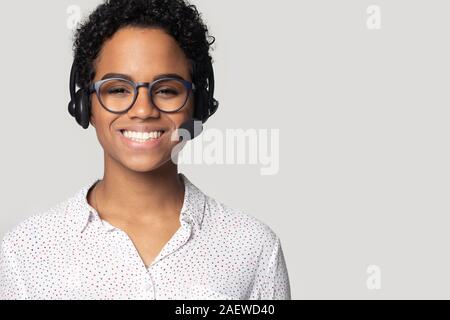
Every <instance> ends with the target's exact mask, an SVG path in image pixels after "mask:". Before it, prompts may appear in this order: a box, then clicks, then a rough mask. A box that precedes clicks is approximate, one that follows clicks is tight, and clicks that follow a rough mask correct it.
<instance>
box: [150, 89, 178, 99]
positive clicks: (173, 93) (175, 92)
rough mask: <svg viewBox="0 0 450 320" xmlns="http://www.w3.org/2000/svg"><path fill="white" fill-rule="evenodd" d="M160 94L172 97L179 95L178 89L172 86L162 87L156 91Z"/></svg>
mask: <svg viewBox="0 0 450 320" xmlns="http://www.w3.org/2000/svg"><path fill="white" fill-rule="evenodd" d="M155 93H156V94H157V95H159V96H164V97H171V96H176V95H178V93H179V92H178V90H175V89H172V88H160V89H158V90H157V91H156V92H155Z"/></svg>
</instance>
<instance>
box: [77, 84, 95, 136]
mask: <svg viewBox="0 0 450 320" xmlns="http://www.w3.org/2000/svg"><path fill="white" fill-rule="evenodd" d="M90 104H91V102H90V97H89V95H88V94H86V91H85V90H83V89H80V90H78V91H77V93H76V94H75V110H74V113H75V119H76V120H77V122H78V124H79V125H80V126H82V127H83V129H87V128H88V127H89V120H90V118H91V106H90Z"/></svg>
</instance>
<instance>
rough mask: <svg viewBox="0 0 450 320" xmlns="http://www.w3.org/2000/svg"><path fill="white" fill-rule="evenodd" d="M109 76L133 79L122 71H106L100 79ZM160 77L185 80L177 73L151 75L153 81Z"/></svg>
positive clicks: (108, 77)
mask: <svg viewBox="0 0 450 320" xmlns="http://www.w3.org/2000/svg"><path fill="white" fill-rule="evenodd" d="M110 78H123V79H126V80H129V81H133V78H132V77H131V76H129V75H127V74H123V73H107V74H105V75H104V76H103V78H102V80H105V79H110ZM162 78H175V79H180V80H185V79H184V78H183V77H182V76H180V75H179V74H177V73H162V74H158V75H156V76H154V77H153V81H156V80H159V79H162Z"/></svg>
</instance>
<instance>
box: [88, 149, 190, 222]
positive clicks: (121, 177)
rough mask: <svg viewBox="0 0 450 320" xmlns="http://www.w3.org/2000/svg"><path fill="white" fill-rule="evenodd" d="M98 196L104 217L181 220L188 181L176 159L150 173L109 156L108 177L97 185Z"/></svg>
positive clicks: (129, 220)
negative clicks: (123, 164) (183, 179)
mask: <svg viewBox="0 0 450 320" xmlns="http://www.w3.org/2000/svg"><path fill="white" fill-rule="evenodd" d="M94 198H95V199H94V203H96V205H97V208H96V209H97V210H98V211H99V215H100V216H101V218H102V219H108V218H110V219H116V220H121V221H124V222H134V223H137V222H141V223H158V222H165V221H168V220H169V219H178V216H179V214H180V211H181V207H182V205H183V200H184V183H183V181H182V180H181V178H180V177H179V175H178V168H177V165H176V164H174V163H173V162H172V161H167V162H166V163H165V164H163V165H162V166H161V167H159V168H157V169H155V170H152V171H149V172H137V171H131V170H129V169H128V168H125V167H124V166H122V165H121V164H119V163H118V162H116V161H113V160H112V159H108V158H107V157H106V155H105V172H104V176H103V179H102V180H101V181H99V182H98V184H97V186H96V187H95V191H94ZM98 208H99V209H98Z"/></svg>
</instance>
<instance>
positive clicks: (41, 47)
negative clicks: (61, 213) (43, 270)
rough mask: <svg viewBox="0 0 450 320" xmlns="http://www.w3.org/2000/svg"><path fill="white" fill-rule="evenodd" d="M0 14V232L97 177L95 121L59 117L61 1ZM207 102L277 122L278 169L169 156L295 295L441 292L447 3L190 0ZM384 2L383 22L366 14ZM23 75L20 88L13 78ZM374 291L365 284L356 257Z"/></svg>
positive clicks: (84, 3)
mask: <svg viewBox="0 0 450 320" xmlns="http://www.w3.org/2000/svg"><path fill="white" fill-rule="evenodd" d="M98 3H99V2H98V1H88V0H76V1H70V2H69V1H66V0H63V1H44V2H42V1H26V2H25V3H24V2H15V1H9V2H7V3H4V4H3V7H2V10H1V11H0V38H1V44H2V45H1V57H2V58H1V59H0V70H2V75H1V77H0V82H1V88H2V96H1V98H2V99H1V103H2V118H1V119H2V121H1V123H2V131H3V134H2V135H1V137H0V139H1V146H2V154H1V155H2V156H1V164H2V165H1V166H0V170H1V177H2V180H1V184H0V188H1V190H0V192H1V195H2V201H1V209H0V212H1V213H0V235H1V236H3V235H4V233H5V232H6V231H7V230H9V229H10V228H12V227H13V226H14V225H16V224H17V223H19V222H20V221H22V220H23V219H25V218H26V217H28V216H30V215H31V214H33V213H36V212H39V211H42V210H46V209H47V208H49V207H51V206H53V205H55V204H57V203H59V202H61V201H63V200H65V199H66V198H67V197H69V196H71V195H73V194H74V193H75V192H76V191H77V190H78V189H79V188H80V187H81V186H82V185H84V184H86V183H87V182H89V181H92V179H94V178H95V177H102V174H103V161H102V150H101V146H100V145H99V143H98V141H97V139H96V136H95V131H94V129H93V128H92V127H90V128H89V130H83V129H82V128H81V127H79V126H78V125H77V124H76V123H75V120H74V119H72V118H71V117H70V116H69V114H68V112H67V102H68V97H69V96H68V88H67V87H68V76H69V70H70V64H71V59H72V52H71V46H72V43H71V39H72V31H71V30H69V29H68V28H67V27H66V20H67V18H68V14H67V13H66V9H67V7H68V6H69V5H72V4H75V5H78V6H80V7H81V9H82V12H83V15H87V14H88V13H89V12H90V10H91V9H92V8H94V7H95V6H96V5H97V4H98ZM193 3H194V4H197V5H198V9H199V11H200V12H202V13H203V16H204V19H205V21H206V23H207V24H208V25H209V27H210V31H211V34H213V35H214V36H215V37H216V45H215V49H214V51H213V56H214V60H215V65H214V66H215V71H216V97H217V99H218V100H219V101H220V103H221V106H220V109H219V111H218V112H217V113H216V114H215V115H214V117H212V118H211V119H210V120H209V121H208V122H207V124H206V127H207V128H220V129H226V128H244V129H246V128H256V129H258V128H261V129H264V128H269V129H270V128H279V129H280V138H281V143H280V172H279V174H278V175H274V176H262V175H260V173H259V169H260V168H259V166H255V165H229V166H223V165H212V166H206V165H203V166H201V165H185V166H180V171H182V172H184V173H185V174H186V175H187V176H188V177H190V178H191V180H192V181H193V182H194V183H195V184H196V185H197V186H198V187H200V188H201V189H202V190H203V191H205V192H206V193H207V194H209V195H210V196H212V197H214V198H217V199H218V200H220V201H222V202H224V203H227V204H229V205H230V206H233V207H236V208H240V209H242V210H245V211H246V212H248V213H249V214H251V215H253V216H255V217H257V218H259V219H261V220H262V221H264V222H266V223H267V224H268V225H269V226H271V227H272V229H273V230H274V231H275V232H276V233H277V234H278V235H279V236H280V238H281V241H282V247H283V251H284V254H285V258H286V262H287V266H288V271H289V276H290V280H291V289H292V298H293V299H311V298H325V299H327V298H344V299H346V298H362V299H368V298H370V299H372V298H373V299H379V298H450V287H449V284H450V275H449V266H450V258H449V256H448V250H447V248H448V242H449V240H450V234H449V232H448V229H449V222H450V219H449V207H450V205H449V201H448V199H449V198H448V194H449V191H450V190H449V189H450V183H449V181H450V179H449V178H450V177H449V174H450V171H449V165H448V164H449V160H450V159H449V156H450V152H449V151H450V150H449V141H448V139H449V125H448V120H449V116H450V112H449V109H448V105H449V95H448V92H449V91H448V82H449V74H450V73H449V62H448V59H449V57H450V55H449V53H450V52H449V48H450V46H449V44H448V42H449V40H448V39H449V37H448V30H450V29H449V27H450V19H449V18H448V12H449V9H450V5H449V4H450V3H449V2H448V1H445V0H442V1H438V0H433V1H425V0H422V1H412V0H402V1H400V0H389V1H376V2H375V1H365V0H354V1H344V0H343V1H335V0H327V1H323V0H310V1H293V0H278V1H276V2H275V1H266V0H246V1H238V0H232V1H230V0H228V1H219V0H214V1H213V0H196V1H193ZM371 4H376V5H379V6H380V8H381V26H382V28H381V29H380V30H368V28H367V26H366V20H367V18H368V16H367V13H366V9H367V7H368V6H369V5H371ZM25 83H28V85H25ZM372 264H375V265H378V266H379V267H380V268H381V289H380V290H369V289H368V288H367V286H366V279H367V277H368V274H367V273H366V268H367V267H368V266H369V265H372Z"/></svg>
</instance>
